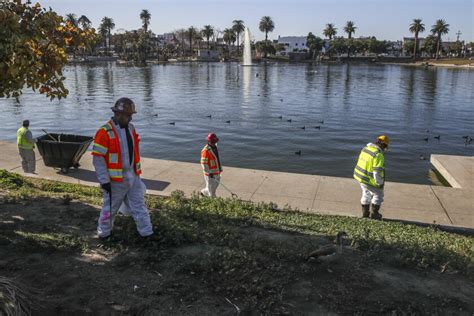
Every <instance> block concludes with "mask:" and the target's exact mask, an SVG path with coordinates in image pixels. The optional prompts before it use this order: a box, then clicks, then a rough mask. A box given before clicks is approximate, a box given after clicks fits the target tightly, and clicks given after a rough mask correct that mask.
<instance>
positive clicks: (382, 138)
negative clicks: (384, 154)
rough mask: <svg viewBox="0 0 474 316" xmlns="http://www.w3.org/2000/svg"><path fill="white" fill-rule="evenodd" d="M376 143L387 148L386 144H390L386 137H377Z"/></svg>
mask: <svg viewBox="0 0 474 316" xmlns="http://www.w3.org/2000/svg"><path fill="white" fill-rule="evenodd" d="M377 141H378V142H380V143H381V144H384V145H385V146H387V147H388V144H390V139H388V136H386V135H380V136H379V137H377Z"/></svg>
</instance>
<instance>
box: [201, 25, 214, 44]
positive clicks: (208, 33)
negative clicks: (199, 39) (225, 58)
mask: <svg viewBox="0 0 474 316" xmlns="http://www.w3.org/2000/svg"><path fill="white" fill-rule="evenodd" d="M201 34H202V36H204V37H205V38H206V41H207V49H208V50H209V48H210V46H209V39H210V38H211V37H212V36H213V35H214V28H213V27H212V26H211V25H204V28H203V29H202V30H201Z"/></svg>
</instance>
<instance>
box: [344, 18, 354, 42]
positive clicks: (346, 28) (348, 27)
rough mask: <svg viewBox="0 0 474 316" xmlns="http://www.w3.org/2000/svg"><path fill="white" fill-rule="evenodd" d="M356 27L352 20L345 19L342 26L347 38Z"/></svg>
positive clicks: (349, 37)
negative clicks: (344, 23) (345, 21)
mask: <svg viewBox="0 0 474 316" xmlns="http://www.w3.org/2000/svg"><path fill="white" fill-rule="evenodd" d="M356 29H357V27H356V26H355V25H354V22H352V21H347V23H346V26H344V32H346V33H347V38H348V39H351V38H352V33H355V30H356Z"/></svg>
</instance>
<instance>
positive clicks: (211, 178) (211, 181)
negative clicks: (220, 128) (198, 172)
mask: <svg viewBox="0 0 474 316" xmlns="http://www.w3.org/2000/svg"><path fill="white" fill-rule="evenodd" d="M218 141H219V138H218V137H217V135H216V134H215V133H210V134H209V135H207V144H206V145H205V146H204V148H203V149H202V150H201V166H202V169H203V171H204V180H205V181H206V187H205V188H204V189H202V190H201V195H204V196H210V197H215V196H216V190H217V187H218V186H219V182H220V179H221V176H220V174H221V173H222V166H221V162H220V160H219V151H218V150H217V142H218Z"/></svg>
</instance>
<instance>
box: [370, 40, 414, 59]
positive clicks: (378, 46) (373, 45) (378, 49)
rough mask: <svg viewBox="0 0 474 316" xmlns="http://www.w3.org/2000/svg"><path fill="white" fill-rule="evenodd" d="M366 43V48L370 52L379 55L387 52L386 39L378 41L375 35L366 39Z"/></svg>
mask: <svg viewBox="0 0 474 316" xmlns="http://www.w3.org/2000/svg"><path fill="white" fill-rule="evenodd" d="M407 43H410V42H407ZM367 44H368V45H367V49H368V50H369V52H371V53H372V54H376V55H379V54H383V53H386V52H387V48H388V43H387V42H386V41H378V40H377V39H376V38H375V37H373V38H371V39H370V40H369V41H368V43H367Z"/></svg>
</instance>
